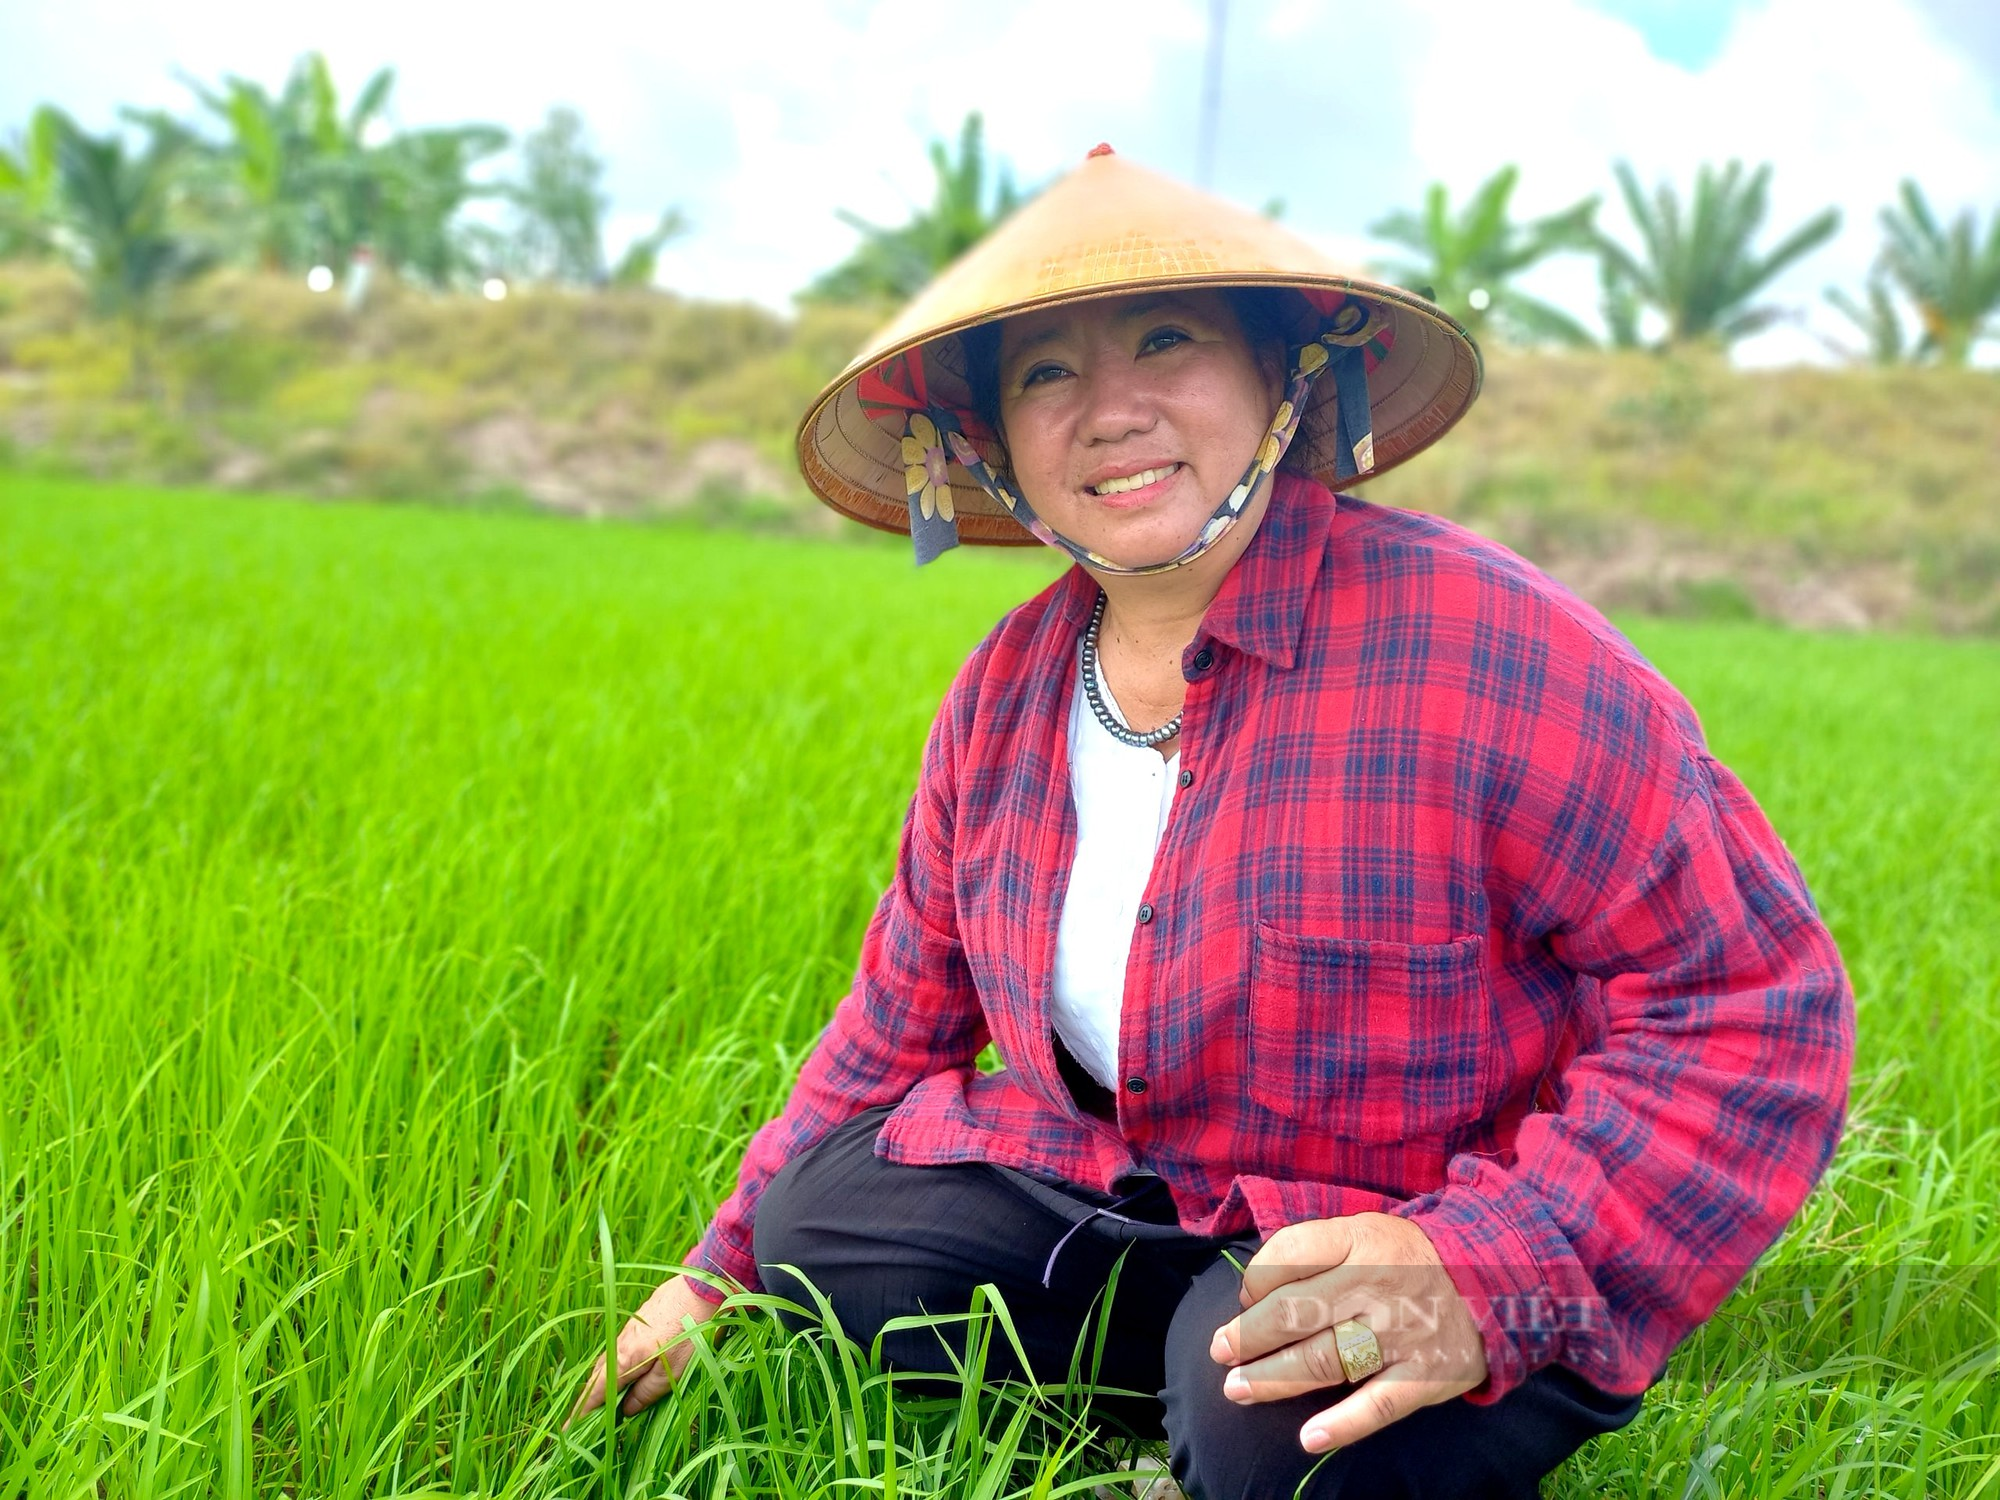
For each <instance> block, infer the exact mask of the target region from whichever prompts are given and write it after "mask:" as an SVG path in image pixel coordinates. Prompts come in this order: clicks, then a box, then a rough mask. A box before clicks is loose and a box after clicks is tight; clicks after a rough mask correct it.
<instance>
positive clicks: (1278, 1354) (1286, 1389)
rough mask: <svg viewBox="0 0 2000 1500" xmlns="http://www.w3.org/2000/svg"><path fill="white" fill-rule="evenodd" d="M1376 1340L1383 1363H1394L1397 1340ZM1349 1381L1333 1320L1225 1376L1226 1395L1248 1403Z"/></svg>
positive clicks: (1224, 1389)
mask: <svg viewBox="0 0 2000 1500" xmlns="http://www.w3.org/2000/svg"><path fill="white" fill-rule="evenodd" d="M1376 1342H1377V1343H1378V1344H1380V1345H1381V1348H1382V1362H1383V1364H1384V1365H1393V1364H1394V1363H1395V1362H1396V1361H1397V1358H1398V1356H1399V1353H1400V1351H1399V1350H1397V1349H1396V1348H1394V1347H1393V1343H1394V1341H1393V1340H1392V1339H1387V1338H1383V1337H1380V1336H1378V1338H1377V1340H1376ZM1345 1384H1347V1371H1346V1370H1345V1369H1344V1368H1343V1367H1342V1365H1341V1363H1340V1354H1339V1350H1338V1346H1337V1342H1336V1338H1335V1334H1334V1331H1333V1325H1332V1324H1331V1323H1329V1324H1328V1325H1327V1326H1326V1327H1325V1328H1323V1329H1321V1330H1320V1331H1319V1332H1317V1333H1313V1334H1308V1335H1307V1336H1306V1337H1304V1338H1300V1339H1296V1340H1295V1341H1294V1342H1292V1343H1289V1344H1286V1345H1285V1346H1284V1347H1283V1348H1282V1349H1277V1350H1274V1351H1273V1352H1272V1353H1269V1354H1266V1355H1264V1356H1263V1357H1262V1358H1261V1359H1253V1360H1250V1361H1249V1362H1248V1363H1246V1364H1240V1365H1238V1366H1237V1367H1236V1368H1235V1369H1233V1370H1231V1371H1230V1372H1229V1374H1228V1375H1227V1376H1225V1377H1224V1378H1223V1382H1222V1394H1223V1395H1225V1396H1227V1397H1228V1398H1229V1399H1230V1400H1231V1401H1237V1402H1241V1403H1243V1404H1246V1405H1248V1404H1252V1403H1255V1402H1260V1401H1285V1400H1289V1399H1290V1398H1291V1397H1293V1396H1303V1395H1306V1394H1307V1393H1308V1392H1311V1391H1319V1390H1324V1389H1326V1387H1328V1386H1330V1385H1345Z"/></svg>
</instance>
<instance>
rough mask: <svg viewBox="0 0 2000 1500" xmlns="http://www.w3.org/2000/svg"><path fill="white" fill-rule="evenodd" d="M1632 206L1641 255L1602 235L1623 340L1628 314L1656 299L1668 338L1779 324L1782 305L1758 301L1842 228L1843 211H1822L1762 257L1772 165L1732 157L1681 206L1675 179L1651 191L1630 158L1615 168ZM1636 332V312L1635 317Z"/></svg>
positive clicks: (1695, 338) (1714, 336) (1611, 308)
mask: <svg viewBox="0 0 2000 1500" xmlns="http://www.w3.org/2000/svg"><path fill="white" fill-rule="evenodd" d="M1614 170H1615V171H1616V173H1617V176H1618V186H1619V188H1620V190H1621V191H1622V192H1623V193H1624V195H1625V206H1626V208H1627V209H1628V210H1629V211H1630V212H1631V215H1632V222H1633V224H1634V225H1635V226H1636V227H1637V229H1638V231H1639V238H1640V240H1641V250H1640V252H1639V253H1638V254H1636V255H1635V254H1634V253H1633V252H1631V251H1630V250H1627V249H1626V248H1625V247H1624V246H1623V245H1620V244H1619V243H1617V242H1616V241H1615V240H1612V239H1610V238H1608V237H1605V236H1603V235H1600V236H1599V237H1598V241H1597V248H1598V253H1599V254H1600V255H1601V256H1602V257H1603V259H1604V275H1605V285H1606V289H1607V298H1606V302H1607V306H1606V309H1605V311H1606V317H1607V320H1608V321H1610V322H1611V323H1612V325H1613V341H1614V342H1617V341H1618V324H1619V320H1620V319H1621V318H1630V314H1631V313H1632V311H1633V310H1635V309H1636V308H1637V307H1650V308H1652V309H1653V310H1654V311H1655V312H1657V313H1659V314H1660V316H1661V317H1662V318H1664V319H1665V320H1666V325H1667V326H1666V335H1665V337H1664V339H1663V340H1662V341H1661V342H1662V343H1663V344H1665V345H1669V346H1672V345H1678V344H1691V343H1698V342H1712V343H1719V344H1722V345H1724V346H1727V345H1729V344H1732V343H1734V342H1735V341H1736V340H1737V339H1740V338H1745V337H1747V336H1748V335H1750V334H1753V333H1756V332H1758V331H1760V330H1762V329H1764V328H1768V327H1769V326H1770V325H1771V324H1772V323H1774V322H1776V321H1777V320H1778V319H1779V318H1780V317H1782V316H1783V313H1782V311H1781V310H1780V309H1778V308H1775V307H1769V306H1762V307H1759V306H1753V305H1752V302H1753V299H1755V297H1756V296H1757V294H1758V293H1759V292H1761V291H1762V290H1763V289H1764V288H1765V287H1766V286H1767V285H1769V284H1770V282H1771V281H1772V279H1773V278H1774V277H1776V276H1777V275H1778V273H1779V272H1781V271H1783V270H1784V269H1785V268H1786V267H1787V266H1789V265H1791V264H1792V263H1793V262H1794V261H1796V260H1798V259H1799V258H1800V257H1801V256H1803V255H1806V254H1808V253H1809V252H1811V251H1813V250H1815V249H1817V248H1818V247H1819V246H1821V245H1823V244H1825V243H1826V241H1827V240H1829V239H1831V238H1832V237H1833V234H1834V231H1835V230H1837V229H1839V227H1840V210H1838V209H1835V208H1828V209H1823V210H1822V211H1821V212H1819V213H1817V214H1815V215H1814V216H1813V217H1812V218H1810V219H1808V220H1807V221H1806V222H1805V223H1804V224H1802V225H1800V226H1799V227H1798V228H1797V229H1795V230H1793V231H1792V232H1791V233H1790V234H1789V235H1787V236H1786V237H1785V238H1784V239H1783V240H1782V241H1780V242H1779V244H1778V245H1777V247H1776V248H1775V249H1773V250H1771V251H1770V252H1769V253H1767V254H1763V255H1759V254H1758V253H1757V252H1756V251H1755V250H1753V249H1752V248H1751V241H1753V240H1754V239H1755V238H1756V237H1757V233H1758V231H1759V230H1760V229H1762V227H1763V224H1764V217H1765V215H1766V214H1767V213H1768V212H1769V210H1770V205H1769V193H1770V183H1771V168H1770V164H1769V163H1766V164H1764V165H1763V166H1760V167H1758V168H1757V169H1756V171H1754V172H1751V173H1749V174H1747V175H1746V174H1745V173H1744V171H1743V164H1742V163H1741V162H1737V161H1732V162H1730V163H1729V164H1728V165H1727V166H1726V167H1724V168H1723V169H1722V170H1721V171H1720V172H1718V171H1716V170H1715V169H1714V168H1713V167H1711V166H1709V165H1708V164H1707V163H1704V164H1703V165H1702V167H1701V170H1700V172H1699V173H1698V174H1697V175H1696V178H1695V190H1694V199H1693V201H1692V202H1691V203H1690V204H1688V205H1687V207H1686V209H1685V211H1684V210H1683V208H1682V205H1681V200H1680V196H1679V194H1677V193H1676V192H1675V191H1674V189H1673V187H1672V185H1671V184H1668V183H1662V184H1661V185H1660V186H1659V187H1658V188H1657V189H1656V190H1655V192H1654V194H1653V196H1652V198H1651V199H1648V198H1647V197H1646V196H1645V194H1644V193H1642V192H1641V191H1640V189H1639V182H1638V179H1637V178H1636V177H1635V176H1634V175H1633V172H1632V168H1631V165H1630V163H1628V162H1622V161H1621V162H1619V163H1618V164H1617V166H1616V167H1615V169H1614ZM1630 322H1631V325H1632V326H1631V327H1630V333H1631V336H1632V337H1633V338H1634V339H1636V337H1637V330H1636V319H1630Z"/></svg>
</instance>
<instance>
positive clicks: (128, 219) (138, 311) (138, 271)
mask: <svg viewBox="0 0 2000 1500" xmlns="http://www.w3.org/2000/svg"><path fill="white" fill-rule="evenodd" d="M56 121H57V123H56V127H55V130H56V153H55V163H56V175H57V180H58V184H59V188H60V193H61V207H60V214H61V219H62V225H63V228H64V229H65V230H66V231H67V235H66V236H65V238H66V240H67V243H68V245H69V247H70V251H71V256H72V259H73V261H74V262H75V264H76V267H77V270H78V271H79V272H80V273H81V274H82V276H83V278H84V282H85V284H86V285H87V286H88V288H89V290H90V300H91V306H92V308H93V309H94V310H95V311H96V312H97V313H98V314H100V315H101V316H105V317H114V318H117V319H119V320H121V321H122V322H123V323H124V324H125V326H126V330H127V332H128V334H129V335H130V338H131V347H132V384H133V386H134V388H136V389H141V390H147V389H150V388H151V385H152V369H151V351H152V330H153V324H154V321H155V319H156V317H157V316H158V312H159V304H160V302H161V300H162V299H163V298H164V296H165V295H166V293H167V292H168V291H169V290H170V289H171V288H173V287H174V286H176V285H178V284H180V283H181V282H184V281H187V280H189V279H191V278H192V277H194V276H196V275H199V274H200V273H201V271H202V270H204V269H205V268H206V266H207V264H208V261H209V258H210V257H209V255H208V253H207V252H206V251H205V250H204V249H202V248H201V247H200V246H198V245H197V244H196V243H195V242H194V241H193V240H192V239H190V238H189V237H187V236H186V235H184V234H181V233H179V232H177V231H176V230H175V228H174V227H173V226H172V224H171V222H170V216H171V212H172V208H173V202H172V200H173V196H174V188H175V177H174V172H175V166H176V161H175V158H176V157H177V156H179V154H180V152H181V150H182V146H181V138H180V137H178V136H175V135H172V134H158V133H156V134H154V135H153V136H152V138H151V140H150V141H149V143H148V145H147V146H146V149H145V150H144V151H143V152H140V153H137V154H128V153H127V151H126V149H125V143H124V142H123V141H122V140H120V139H119V138H118V137H117V136H115V135H111V136H103V137H98V136H92V135H88V134H86V133H85V132H84V131H83V130H82V129H80V128H79V127H78V126H77V125H76V123H75V122H74V121H72V120H71V119H69V117H68V116H66V115H61V114H58V115H57V117H56Z"/></svg>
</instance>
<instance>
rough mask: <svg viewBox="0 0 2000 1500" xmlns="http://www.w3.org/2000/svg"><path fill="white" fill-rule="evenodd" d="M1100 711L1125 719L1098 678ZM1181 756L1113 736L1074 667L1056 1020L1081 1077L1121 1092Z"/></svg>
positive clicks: (1058, 928)
mask: <svg viewBox="0 0 2000 1500" xmlns="http://www.w3.org/2000/svg"><path fill="white" fill-rule="evenodd" d="M1098 681H1099V685H1100V687H1101V688H1102V689H1103V693H1104V706H1105V707H1106V708H1108V709H1110V710H1111V712H1112V714H1113V716H1114V717H1116V718H1118V719H1119V720H1121V721H1122V720H1123V719H1124V717H1125V716H1124V715H1123V714H1122V713H1120V712H1119V711H1118V705H1117V703H1116V701H1114V700H1113V698H1112V696H1111V688H1110V685H1109V684H1108V683H1105V682H1104V681H1103V678H1102V675H1101V674H1100V676H1099V679H1098ZM1179 770H1180V753H1179V751H1176V752H1175V753H1174V756H1173V758H1172V759H1171V760H1163V759H1162V758H1161V756H1160V752H1159V751H1157V750H1153V749H1139V748H1136V747H1134V746H1131V745H1127V744H1124V743H1122V742H1120V741H1119V740H1117V739H1114V738H1113V737H1112V734H1111V731H1110V730H1108V729H1106V728H1105V727H1104V726H1103V725H1102V724H1100V723H1098V722H1097V715H1096V714H1094V713H1092V712H1091V711H1090V704H1089V702H1088V701H1086V700H1085V698H1084V696H1083V672H1082V668H1081V667H1080V666H1079V667H1078V669H1077V678H1076V691H1075V692H1074V693H1073V694H1072V695H1071V698H1070V712H1069V785H1070V795H1071V797H1072V799H1073V800H1074V801H1075V803H1076V862H1075V863H1074V864H1072V865H1071V866H1070V873H1069V890H1068V893H1067V894H1066V895H1065V896H1064V897H1063V907H1062V921H1061V924H1060V925H1059V926H1058V927H1057V928H1056V968H1055V1003H1054V1021H1055V1028H1056V1034H1057V1035H1058V1036H1060V1037H1061V1038H1062V1040H1063V1045H1064V1046H1066V1047H1068V1048H1069V1050H1070V1052H1071V1054H1072V1055H1073V1056H1074V1057H1075V1058H1076V1060H1077V1061H1078V1062H1080V1063H1082V1064H1083V1067H1084V1070H1085V1071H1086V1072H1088V1073H1089V1074H1090V1076H1091V1077H1093V1078H1095V1079H1096V1080H1097V1081H1098V1082H1099V1083H1101V1084H1103V1085H1104V1086H1105V1087H1106V1088H1108V1089H1112V1090H1114V1091H1115V1090H1116V1089H1117V1087H1118V1017H1119V1012H1120V1011H1121V1009H1122V1008H1123V1004H1124V999H1125V965H1126V961H1127V960H1128V959H1129V958H1130V957H1131V953H1132V935H1133V932H1134V930H1135V927H1136V923H1137V913H1138V910H1139V898H1140V897H1141V896H1143V895H1145V893H1146V882H1147V880H1148V879H1149V878H1150V877H1151V876H1152V873H1153V856H1154V855H1155V854H1156V853H1158V852H1159V848H1160V835H1161V834H1162V833H1164V832H1165V831H1166V827H1167V815H1168V814H1169V813H1171V812H1172V811H1173V806H1174V788H1175V787H1176V786H1177V785H1178V783H1179V775H1178V773H1179Z"/></svg>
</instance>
